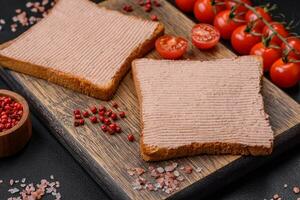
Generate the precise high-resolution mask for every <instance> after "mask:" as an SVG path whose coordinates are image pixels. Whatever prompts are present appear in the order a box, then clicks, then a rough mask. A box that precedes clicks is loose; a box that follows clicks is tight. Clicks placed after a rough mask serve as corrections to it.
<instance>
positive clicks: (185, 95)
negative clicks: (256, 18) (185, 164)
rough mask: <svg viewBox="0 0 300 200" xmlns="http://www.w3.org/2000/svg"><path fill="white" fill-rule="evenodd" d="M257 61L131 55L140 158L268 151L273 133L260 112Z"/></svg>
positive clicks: (245, 153) (155, 159) (257, 58)
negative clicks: (132, 56)
mask: <svg viewBox="0 0 300 200" xmlns="http://www.w3.org/2000/svg"><path fill="white" fill-rule="evenodd" d="M261 65H262V63H261V59H260V58H259V57H255V56H245V57H239V58H235V59H221V60H215V61H203V62H202V61H167V60H151V59H138V60H135V61H134V62H133V66H132V72H133V78H134V82H135V86H136V90H137V94H138V99H139V103H140V108H141V123H142V136H141V142H140V146H141V154H142V157H143V159H144V160H146V161H157V160H165V159H170V158H175V157H182V156H191V155H197V154H241V155H249V154H250V155H254V156H258V155H267V154H270V153H271V152H272V146H273V145H272V144H273V137H274V136H273V132H272V129H271V126H270V124H269V120H268V115H267V114H266V113H265V112H264V104H263V98H262V95H261V84H262V81H261V79H262V73H263V72H262V67H261Z"/></svg>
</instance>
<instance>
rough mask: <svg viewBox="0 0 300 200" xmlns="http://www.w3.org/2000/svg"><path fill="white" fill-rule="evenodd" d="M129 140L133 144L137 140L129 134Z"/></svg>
mask: <svg viewBox="0 0 300 200" xmlns="http://www.w3.org/2000/svg"><path fill="white" fill-rule="evenodd" d="M127 139H128V141H129V142H133V141H134V140H135V138H134V136H133V135H132V134H128V135H127Z"/></svg>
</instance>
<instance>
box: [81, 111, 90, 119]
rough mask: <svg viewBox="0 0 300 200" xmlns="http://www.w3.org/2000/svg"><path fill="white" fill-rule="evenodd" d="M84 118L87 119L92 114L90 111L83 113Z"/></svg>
mask: <svg viewBox="0 0 300 200" xmlns="http://www.w3.org/2000/svg"><path fill="white" fill-rule="evenodd" d="M82 115H83V117H85V118H87V117H89V116H90V113H89V112H88V111H84V112H82Z"/></svg>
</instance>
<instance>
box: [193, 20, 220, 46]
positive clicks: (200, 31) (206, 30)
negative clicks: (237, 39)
mask: <svg viewBox="0 0 300 200" xmlns="http://www.w3.org/2000/svg"><path fill="white" fill-rule="evenodd" d="M219 40H220V32H219V31H218V30H217V29H216V28H215V27H213V26H212V25H209V24H196V25H195V26H194V27H193V29H192V41H193V44H194V45H195V46H196V47H197V48H199V49H210V48H213V47H214V46H216V45H217V43H218V42H219Z"/></svg>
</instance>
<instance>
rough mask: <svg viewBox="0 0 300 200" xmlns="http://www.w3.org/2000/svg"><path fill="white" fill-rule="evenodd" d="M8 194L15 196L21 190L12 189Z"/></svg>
mask: <svg viewBox="0 0 300 200" xmlns="http://www.w3.org/2000/svg"><path fill="white" fill-rule="evenodd" d="M8 192H9V193H11V194H15V193H17V192H20V190H19V189H18V188H11V189H9V190H8Z"/></svg>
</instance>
